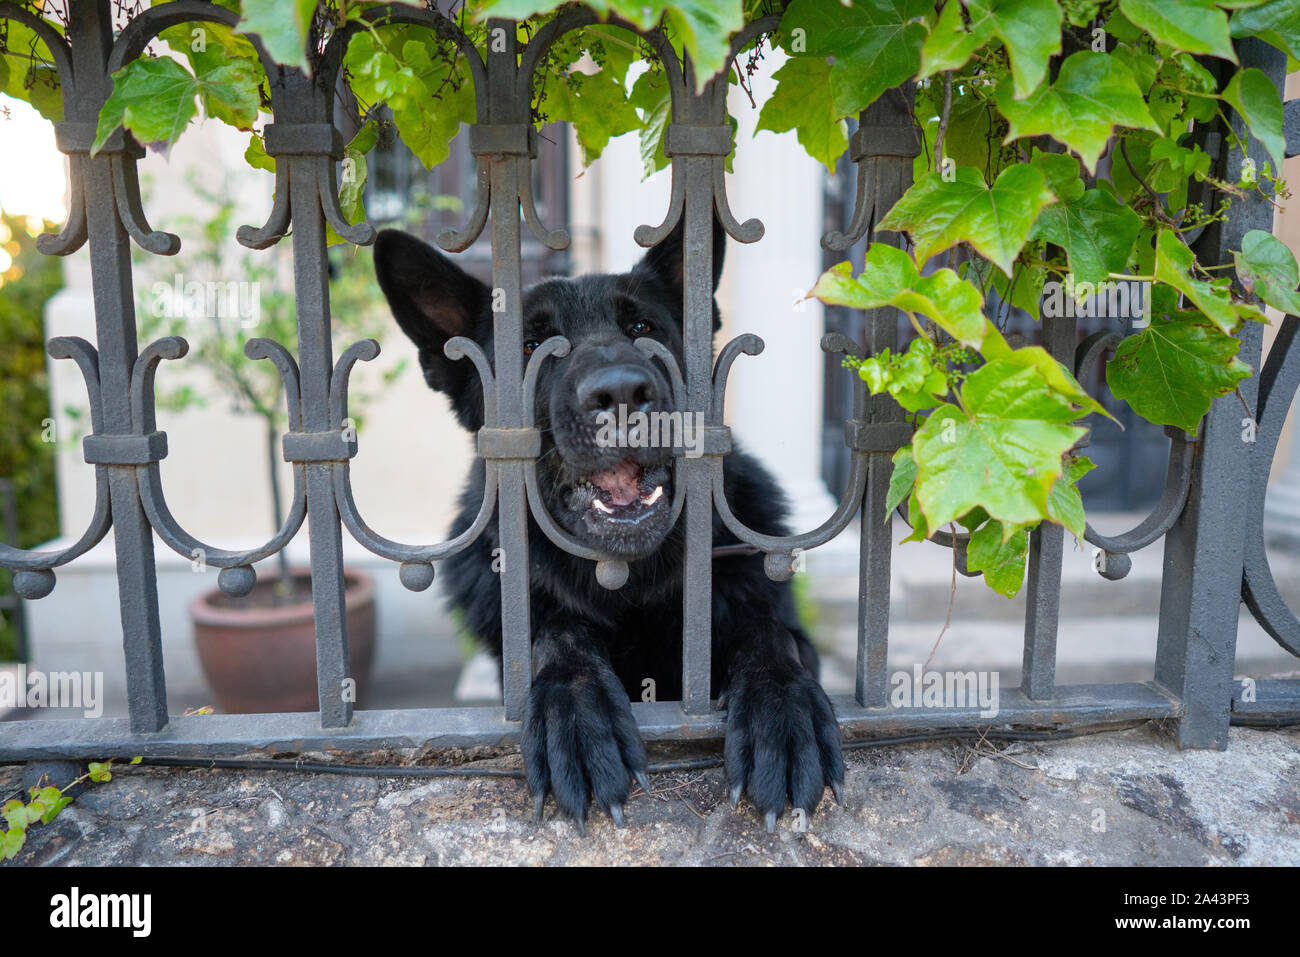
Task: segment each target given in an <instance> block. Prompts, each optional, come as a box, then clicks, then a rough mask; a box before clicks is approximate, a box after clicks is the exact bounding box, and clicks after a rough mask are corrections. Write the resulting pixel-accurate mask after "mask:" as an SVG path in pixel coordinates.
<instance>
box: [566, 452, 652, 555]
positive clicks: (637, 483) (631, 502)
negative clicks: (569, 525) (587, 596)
mask: <svg viewBox="0 0 1300 957" xmlns="http://www.w3.org/2000/svg"><path fill="white" fill-rule="evenodd" d="M565 499H566V504H567V505H568V507H569V514H570V515H572V516H573V518H574V519H576V524H577V525H578V526H579V527H580V528H581V530H582V532H584V533H585V534H586V536H587V537H588V538H589V539H590V540H591V541H592V543H593V544H596V545H598V546H600V547H603V548H606V549H608V550H610V551H612V552H614V553H615V554H631V553H636V552H640V551H642V550H645V549H648V548H653V547H654V546H655V545H656V544H657V542H658V539H659V537H660V536H662V535H663V534H664V533H666V532H667V530H668V517H669V514H670V512H671V510H672V478H671V472H670V471H669V466H668V464H667V463H663V464H658V465H647V466H643V465H640V464H638V463H637V462H635V461H633V460H632V459H624V460H623V461H621V462H619V463H618V464H616V465H615V466H613V467H612V468H609V469H606V470H604V471H601V472H592V473H590V474H588V475H585V476H582V477H580V478H578V479H577V480H576V481H574V482H573V484H572V485H571V486H570V487H569V490H568V494H567V495H566V496H565ZM576 530H577V529H575V531H576Z"/></svg>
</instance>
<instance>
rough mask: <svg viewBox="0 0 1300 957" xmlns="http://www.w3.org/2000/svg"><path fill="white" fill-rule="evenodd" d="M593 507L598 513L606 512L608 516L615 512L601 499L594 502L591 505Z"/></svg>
mask: <svg viewBox="0 0 1300 957" xmlns="http://www.w3.org/2000/svg"><path fill="white" fill-rule="evenodd" d="M591 507H592V508H594V509H596V510H597V511H600V512H604V513H605V514H606V515H609V514H611V513H612V512H613V511H614V510H613V509H612V508H610V507H609V506H608V505H606V504H605V503H604V502H602V501H601V500H600V499H596V500H595V501H593V502H592V503H591Z"/></svg>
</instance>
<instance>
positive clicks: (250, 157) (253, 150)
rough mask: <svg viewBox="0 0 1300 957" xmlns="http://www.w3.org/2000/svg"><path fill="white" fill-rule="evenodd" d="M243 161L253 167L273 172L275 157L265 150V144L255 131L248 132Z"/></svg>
mask: <svg viewBox="0 0 1300 957" xmlns="http://www.w3.org/2000/svg"><path fill="white" fill-rule="evenodd" d="M244 162H245V163H247V164H248V165H249V166H251V167H253V169H264V170H267V171H269V172H272V173H274V172H275V157H274V156H271V155H269V154H268V153H267V152H266V144H265V143H264V142H262V137H260V136H258V135H257V134H256V133H251V134H249V137H248V148H247V149H246V150H244Z"/></svg>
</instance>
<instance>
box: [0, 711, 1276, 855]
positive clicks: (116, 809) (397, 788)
mask: <svg viewBox="0 0 1300 957" xmlns="http://www.w3.org/2000/svg"><path fill="white" fill-rule="evenodd" d="M706 753H707V754H716V752H706ZM701 754H702V752H701V751H700V750H699V749H698V748H695V749H690V748H686V747H683V746H678V747H677V748H675V749H671V750H669V749H664V748H663V747H662V746H654V747H652V755H651V760H652V761H659V760H664V759H673V758H683V757H699V756H701ZM402 757H403V756H402V755H400V754H393V753H388V754H381V755H376V756H374V757H373V758H372V760H373V761H375V762H380V761H382V762H384V763H397V762H398V761H400V760H401V759H402ZM846 757H847V763H848V776H847V781H846V788H845V798H846V803H847V805H848V807H847V808H842V807H839V806H836V805H834V804H832V803H830V802H829V801H828V800H826V801H823V802H822V804H821V806H820V807H818V808H817V810H816V812H815V813H814V814H812V815H810V816H808V817H807V818H806V823H805V825H804V827H803V828H802V829H801V828H800V827H799V823H798V820H797V819H796V818H795V817H793V816H792V815H791V814H789V813H787V814H785V815H784V816H783V817H782V818H781V821H780V823H779V824H778V827H777V831H776V833H775V834H767V833H766V832H765V831H764V829H763V825H762V821H761V819H760V818H759V816H758V815H757V813H756V812H755V811H754V809H753V808H752V807H751V806H750V805H749V804H748V802H747V801H742V802H741V805H740V809H739V810H738V811H733V810H731V808H730V807H729V806H728V804H727V801H726V787H725V783H724V779H723V773H722V771H721V770H720V769H716V768H713V769H706V770H692V771H678V772H664V773H656V774H652V775H651V793H650V794H648V795H647V794H645V793H644V792H642V791H641V790H640V789H639V788H638V789H636V790H635V791H634V792H633V794H632V799H631V801H630V802H629V804H628V807H627V816H628V826H627V827H626V828H623V829H618V828H615V827H614V826H613V825H612V824H611V823H610V821H609V818H608V817H606V816H605V814H604V813H603V812H599V811H594V810H593V812H592V814H591V817H590V820H589V822H588V826H587V836H586V837H585V838H581V837H579V836H578V834H577V831H576V830H575V829H574V827H573V825H572V824H570V823H569V822H568V821H565V820H561V819H558V818H557V817H556V813H555V809H554V806H553V804H551V803H550V802H548V804H547V810H546V819H545V821H544V822H543V823H542V824H540V825H539V824H534V823H533V820H532V801H531V800H530V799H529V797H528V795H527V793H526V791H525V788H524V784H523V781H521V780H518V779H511V778H500V777H491V778H488V777H471V778H463V777H461V778H434V779H420V780H411V779H394V778H385V777H379V778H353V777H347V778H344V777H338V776H334V775H325V774H318V775H313V774H301V773H292V772H284V771H247V772H245V771H223V770H173V769H164V768H149V767H143V766H142V767H126V768H122V769H120V770H119V771H117V772H116V773H115V774H114V775H113V780H112V781H110V782H108V783H107V784H104V785H93V786H91V787H90V788H88V789H87V790H86V792H85V793H83V794H82V795H81V796H80V797H79V798H77V800H76V801H75V803H73V804H72V805H71V806H70V807H69V808H67V809H66V810H65V811H64V812H63V813H62V814H61V815H60V817H59V818H58V819H57V820H56V821H54V822H53V823H52V824H50V825H48V826H44V825H42V826H35V827H33V828H32V830H31V832H30V837H29V839H28V844H27V846H26V847H25V848H24V849H23V850H22V852H21V853H20V854H19V856H18V858H17V859H16V860H15V861H14V862H12V864H11V865H9V866H23V865H39V864H62V865H71V866H91V865H104V864H131V865H136V864H141V865H167V864H189V865H204V864H208V865H212V864H220V865H230V864H263V865H301V864H308V865H337V864H357V865H407V866H419V865H505V864H553V865H554V864H558V865H583V864H604V865H615V866H633V865H664V864H668V865H765V866H770V865H861V864H901V865H917V866H932V865H1001V864H1028V865H1130V866H1131V865H1148V864H1166V865H1179V866H1188V865H1250V866H1253V865H1296V864H1300V831H1298V830H1297V827H1296V822H1297V821H1300V732H1297V731H1295V730H1291V731H1267V732H1265V731H1253V730H1249V729H1244V728H1234V729H1233V731H1232V734H1231V743H1230V746H1229V748H1228V750H1227V751H1226V752H1216V751H1185V752H1180V751H1178V750H1176V749H1174V748H1173V747H1172V745H1170V744H1169V742H1168V741H1167V739H1165V738H1164V737H1163V736H1162V735H1161V734H1160V733H1159V732H1158V731H1157V730H1155V728H1154V727H1152V726H1145V727H1142V728H1138V729H1134V730H1130V731H1123V732H1113V733H1106V734H1097V735H1090V736H1088V737H1083V738H1077V739H1074V740H1068V741H1053V742H1050V743H1041V742H1035V743H1017V744H1014V745H1011V746H1000V745H999V746H990V745H987V744H985V745H972V744H971V743H969V742H966V743H942V744H933V745H924V746H922V745H907V746H892V747H883V748H873V749H871V750H859V751H850V752H848V753H847V756H846ZM419 760H420V761H421V762H422V763H423V762H424V761H426V760H427V758H421V759H419ZM453 762H459V763H460V764H461V766H462V767H471V768H472V767H491V768H498V769H500V768H513V769H518V767H519V760H518V756H517V755H515V754H512V753H502V752H500V751H490V750H479V751H474V752H468V753H465V752H461V753H452V754H448V755H444V756H443V757H442V759H441V761H440V762H439V763H453ZM20 776H21V768H20V767H17V766H14V767H0V793H3V794H6V795H7V794H8V793H9V792H11V791H13V790H16V787H17V782H18V780H19V778H20ZM827 796H828V797H829V795H827Z"/></svg>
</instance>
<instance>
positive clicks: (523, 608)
mask: <svg viewBox="0 0 1300 957" xmlns="http://www.w3.org/2000/svg"><path fill="white" fill-rule="evenodd" d="M498 30H499V31H501V33H498V32H497V31H498ZM488 36H489V37H490V38H491V39H490V41H489V43H488V59H487V72H488V122H489V123H492V124H508V123H511V122H512V121H513V120H515V118H516V109H515V106H516V104H515V103H514V100H515V75H516V73H517V70H518V44H517V38H516V34H515V24H514V21H512V20H489V21H488ZM527 163H528V158H527V157H521V156H515V155H509V154H494V155H492V157H491V159H490V176H491V186H490V193H489V195H490V196H491V203H492V208H491V212H492V285H493V287H494V289H493V295H494V297H495V296H498V295H499V296H501V297H502V299H503V301H504V306H505V310H504V311H503V312H498V313H496V314H495V317H494V323H495V328H494V334H495V335H494V339H493V341H494V346H493V349H494V353H493V362H494V365H495V371H496V384H497V415H498V417H499V420H500V421H499V426H500V427H501V428H503V429H517V428H521V427H522V426H523V424H524V392H523V302H522V299H523V279H522V274H521V263H520V255H521V252H520V234H519V177H520V176H521V175H526V172H525V170H526V169H527ZM498 468H499V470H500V471H499V476H500V491H499V497H498V500H497V501H498V505H497V527H498V529H499V531H500V536H501V542H502V543H503V544H504V545H505V546H506V547H507V548H508V549H510V550H509V551H508V552H507V553H506V555H505V560H504V561H503V562H502V565H501V659H502V692H503V697H504V702H505V713H506V719H507V720H508V721H519V720H522V718H523V716H524V705H525V703H526V701H527V698H528V688H529V685H530V683H531V680H532V636H531V623H530V621H529V617H530V616H529V607H528V606H529V598H528V503H527V500H526V499H525V498H524V495H525V493H524V466H523V462H522V461H521V460H519V459H505V460H502V461H501V462H500V463H499V464H498Z"/></svg>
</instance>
